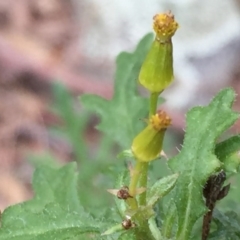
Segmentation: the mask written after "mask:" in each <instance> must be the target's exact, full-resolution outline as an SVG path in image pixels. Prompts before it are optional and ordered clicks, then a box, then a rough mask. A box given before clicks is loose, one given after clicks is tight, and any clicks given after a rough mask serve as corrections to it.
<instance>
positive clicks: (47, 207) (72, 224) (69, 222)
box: [0, 163, 100, 240]
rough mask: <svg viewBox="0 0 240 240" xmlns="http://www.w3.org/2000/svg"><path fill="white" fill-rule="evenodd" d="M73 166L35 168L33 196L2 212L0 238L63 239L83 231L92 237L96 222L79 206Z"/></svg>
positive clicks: (97, 224) (94, 232)
mask: <svg viewBox="0 0 240 240" xmlns="http://www.w3.org/2000/svg"><path fill="white" fill-rule="evenodd" d="M75 167H76V165H75V164H74V163H71V164H68V165H66V166H64V167H62V168H60V169H53V168H52V169H51V168H48V167H41V168H38V169H37V170H36V172H35V174H34V178H33V187H34V190H35V192H36V196H35V197H34V198H33V199H32V200H30V201H27V202H25V203H21V204H17V205H15V206H11V207H9V208H7V209H6V210H5V211H4V212H3V214H2V227H1V228H0V239H1V240H49V239H58V240H65V239H74V238H75V237H77V236H82V234H89V235H88V236H89V237H88V239H91V236H95V234H98V233H100V228H99V226H100V225H99V223H98V222H97V221H94V220H93V219H92V218H91V216H89V215H88V214H87V213H85V212H84V209H83V208H82V207H81V205H80V202H79V199H78V195H77V190H76V189H77V186H76V184H77V180H76V177H77V174H76V172H75ZM82 239H83V238H82Z"/></svg>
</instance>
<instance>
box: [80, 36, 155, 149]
mask: <svg viewBox="0 0 240 240" xmlns="http://www.w3.org/2000/svg"><path fill="white" fill-rule="evenodd" d="M152 38H153V36H152V34H148V35H146V36H145V37H144V38H143V39H142V40H141V41H140V43H139V44H138V46H137V48H136V50H135V51H134V52H133V53H126V52H123V53H121V54H120V55H119V56H118V57H117V71H116V75H115V84H114V96H113V98H112V99H111V100H110V101H107V100H106V99H103V98H102V97H99V96H95V95H90V94H84V95H83V96H81V102H82V103H83V105H84V106H86V107H87V108H88V109H89V110H92V111H94V112H96V113H97V114H99V115H100V117H101V123H100V124H99V125H98V126H97V128H98V129H99V130H101V131H102V132H103V133H105V134H107V135H108V136H110V137H111V138H112V139H113V140H115V141H116V142H117V143H118V144H119V145H120V146H122V147H123V148H127V147H129V146H130V143H131V141H132V139H133V138H134V136H135V135H136V134H137V133H138V131H139V130H140V129H141V128H142V126H143V121H140V119H141V118H144V117H146V116H147V110H148V99H146V98H143V97H141V96H140V95H139V94H137V79H138V73H139V70H140V67H141V64H142V62H143V60H144V59H145V56H146V54H147V52H148V49H149V47H150V44H151V42H152ZM109 126H111V127H109Z"/></svg>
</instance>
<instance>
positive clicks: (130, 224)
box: [122, 216, 136, 230]
mask: <svg viewBox="0 0 240 240" xmlns="http://www.w3.org/2000/svg"><path fill="white" fill-rule="evenodd" d="M122 227H123V228H124V229H125V230H128V229H130V228H133V227H136V224H135V223H134V222H132V220H131V218H130V217H128V216H127V218H126V219H124V220H123V221H122Z"/></svg>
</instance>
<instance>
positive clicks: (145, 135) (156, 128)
mask: <svg viewBox="0 0 240 240" xmlns="http://www.w3.org/2000/svg"><path fill="white" fill-rule="evenodd" d="M170 124H171V119H170V117H169V116H168V115H167V114H166V113H165V112H164V111H159V112H158V113H156V114H155V115H152V116H151V117H150V119H149V123H148V126H147V127H146V128H145V129H143V130H142V132H140V133H139V134H138V135H137V136H136V137H135V138H134V140H133V143H132V147H131V150H132V152H133V155H134V156H135V158H136V159H137V160H138V161H140V162H150V161H152V160H154V159H156V158H157V157H158V156H159V154H160V153H161V151H162V143H163V138H164V134H165V131H166V129H167V127H168V126H169V125H170Z"/></svg>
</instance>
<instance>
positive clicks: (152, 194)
mask: <svg viewBox="0 0 240 240" xmlns="http://www.w3.org/2000/svg"><path fill="white" fill-rule="evenodd" d="M177 178H178V174H173V175H170V176H167V177H164V178H161V179H159V180H158V181H157V182H155V183H154V184H153V186H152V187H151V188H150V190H149V195H148V201H147V203H148V205H154V204H155V203H156V202H157V201H158V200H159V199H160V198H162V197H164V196H165V195H166V194H168V193H169V192H170V191H171V190H172V189H173V188H174V186H175V184H176V181H177Z"/></svg>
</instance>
